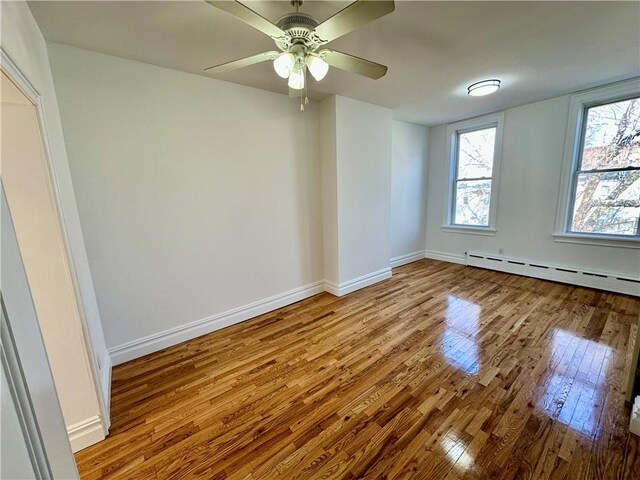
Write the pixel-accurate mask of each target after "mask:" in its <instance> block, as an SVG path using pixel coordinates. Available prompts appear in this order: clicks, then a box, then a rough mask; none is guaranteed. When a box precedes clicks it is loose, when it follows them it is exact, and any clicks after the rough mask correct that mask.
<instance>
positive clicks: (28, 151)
mask: <svg viewBox="0 0 640 480" xmlns="http://www.w3.org/2000/svg"><path fill="white" fill-rule="evenodd" d="M0 81H1V89H0V97H1V98H0V99H1V109H2V125H1V140H2V141H1V153H2V166H1V174H2V183H3V186H4V190H5V194H6V199H7V204H8V208H9V211H10V214H11V218H12V220H13V226H14V229H15V232H16V238H17V242H18V246H19V250H20V254H21V257H22V261H23V264H24V269H25V272H26V276H27V281H28V284H29V289H30V291H31V296H32V298H33V304H34V307H35V311H36V315H37V318H38V323H39V326H40V330H41V332H42V338H43V341H44V345H45V349H46V353H47V357H48V360H49V364H50V366H51V372H52V375H53V380H54V384H55V387H56V391H57V394H58V398H59V401H60V406H61V409H62V414H63V417H64V423H65V425H66V429H67V432H68V435H69V438H70V440H71V444H72V447H73V450H74V451H77V450H79V449H80V448H83V447H84V446H87V445H88V444H92V443H95V442H97V441H100V440H101V439H103V438H104V437H105V435H106V428H105V423H104V421H103V420H104V412H103V410H104V406H103V405H102V404H101V400H100V398H101V397H100V390H99V388H100V387H99V382H98V381H97V375H96V374H95V366H94V364H93V360H92V359H93V356H92V352H91V348H90V345H89V343H88V342H87V334H86V329H85V325H84V324H83V319H82V318H81V316H80V311H79V305H78V299H77V297H76V291H75V287H74V284H73V280H72V276H71V270H70V263H69V261H68V256H67V248H66V244H65V237H64V233H63V229H62V223H61V220H60V215H59V210H58V203H57V197H56V192H55V190H54V182H53V177H52V172H51V171H50V166H49V162H48V158H47V156H46V153H45V146H44V137H43V134H42V132H43V130H42V123H41V120H40V117H39V112H38V106H37V105H36V104H35V103H34V102H33V101H32V100H31V99H30V98H29V97H28V96H27V95H26V94H25V92H24V91H23V90H22V89H21V88H20V87H19V86H18V85H17V84H16V83H14V81H13V80H12V79H11V78H9V76H8V75H7V74H6V73H5V72H4V71H2V72H1V79H0Z"/></svg>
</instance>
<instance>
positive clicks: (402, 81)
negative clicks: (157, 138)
mask: <svg viewBox="0 0 640 480" xmlns="http://www.w3.org/2000/svg"><path fill="white" fill-rule="evenodd" d="M246 3H247V5H248V6H250V7H251V8H253V9H254V10H256V11H258V12H259V13H260V14H262V15H263V16H265V17H266V18H268V19H270V20H272V21H274V22H275V21H276V20H277V19H278V18H279V17H280V16H281V15H283V14H284V13H287V12H289V11H290V10H291V6H290V5H289V2H288V1H286V2H285V1H253V2H251V1H248V2H246ZM349 3H350V2H344V1H309V0H307V1H306V2H305V3H304V5H303V7H302V11H303V12H307V13H310V14H312V15H313V16H314V17H315V18H317V19H318V20H320V21H322V20H324V19H325V18H328V17H329V16H331V15H332V14H333V13H334V12H336V11H338V10H340V9H341V8H343V7H344V6H346V5H348V4H349ZM29 5H30V7H31V10H32V12H33V14H34V16H35V18H36V21H37V22H38V24H39V26H40V28H41V29H42V32H43V34H44V36H45V38H46V39H47V41H49V42H58V43H65V44H68V45H72V46H76V47H80V48H85V49H88V50H94V51H97V52H103V53H108V54H111V55H116V56H119V57H123V58H128V59H132V60H138V61H141V62H146V63H151V64H154V65H160V66H163V67H168V68H173V69H176V70H182V71H185V72H192V73H197V74H204V73H203V71H202V70H203V69H204V68H206V67H208V66H211V65H216V64H218V63H223V62H227V61H230V60H234V59H236V58H240V57H245V56H249V55H253V54H256V53H260V52H264V51H267V50H272V49H273V48H274V44H273V42H272V40H271V39H270V38H269V37H267V36H265V35H263V34H262V33H260V32H258V31H256V30H253V29H252V28H251V27H249V26H248V25H246V24H244V23H242V22H240V21H239V20H236V19H235V18H233V17H232V16H230V15H229V14H227V13H225V12H222V11H219V10H217V9H216V8H214V7H211V6H209V5H207V4H205V3H204V2H190V1H186V2H185V1H179V2H156V1H142V2H116V1H106V2H103V1H88V2H74V1H71V2H52V1H46V2H29ZM639 22H640V2H430V1H396V11H395V12H394V13H392V14H390V15H388V16H386V17H384V18H382V19H379V20H377V21H375V22H373V23H371V24H369V25H366V26H364V27H362V28H360V29H359V30H356V31H354V32H352V33H350V34H348V35H345V36H344V37H342V38H339V39H338V40H336V41H334V42H332V43H331V44H330V45H331V46H332V47H333V48H336V49H337V50H341V51H344V52H347V53H351V54H354V55H357V56H360V57H365V58H368V59H370V60H373V61H376V62H379V63H383V64H385V65H388V66H389V72H388V73H387V75H386V76H385V77H383V78H382V79H380V80H370V79H367V78H362V77H358V76H357V75H354V74H350V73H346V72H342V71H340V70H336V69H331V70H330V72H329V74H328V75H327V77H326V78H325V79H324V80H323V81H322V82H320V83H317V82H313V81H312V82H311V83H312V85H311V89H310V97H311V98H315V99H321V98H324V97H326V96H327V95H330V94H339V95H344V96H347V97H351V98H355V99H359V100H363V101H365V102H370V103H374V104H377V105H382V106H386V107H390V108H393V109H394V111H395V117H396V118H398V119H402V120H407V121H412V122H416V123H423V124H427V125H435V124H439V123H444V122H449V121H453V120H457V119H461V118H466V117H471V116H475V115H480V114H483V113H487V112H491V111H496V110H501V109H504V108H508V107H513V106H517V105H522V104H525V103H530V102H534V101H538V100H542V99H545V98H550V97H554V96H558V95H562V94H566V93H570V92H574V91H577V90H581V89H584V88H588V87H592V86H596V85H600V84H604V83H608V82H610V81H615V80H621V79H626V78H630V77H633V76H638V75H640V29H639V28H638V26H639ZM494 77H495V78H500V79H502V81H503V88H502V89H501V90H500V91H499V92H498V93H496V94H494V95H490V96H488V97H481V98H477V97H469V96H467V95H466V86H467V85H469V84H470V83H473V82H475V81H478V80H482V79H485V78H494ZM218 78H220V79H223V80H227V81H230V82H236V83H241V84H244V85H249V86H253V87H257V88H262V89H266V90H271V91H275V92H280V93H287V91H288V90H287V87H286V84H285V83H286V82H285V81H284V80H282V79H280V78H279V77H277V76H276V74H275V73H274V71H273V69H272V67H271V65H270V64H269V63H264V64H259V65H254V66H251V67H247V68H245V69H243V70H240V71H236V72H231V73H228V74H224V75H220V76H219V77H218ZM292 101H293V100H292Z"/></svg>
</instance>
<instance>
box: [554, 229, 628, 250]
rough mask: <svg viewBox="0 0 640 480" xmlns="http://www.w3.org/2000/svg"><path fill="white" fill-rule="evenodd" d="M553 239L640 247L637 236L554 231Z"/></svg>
mask: <svg viewBox="0 0 640 480" xmlns="http://www.w3.org/2000/svg"><path fill="white" fill-rule="evenodd" d="M553 239H554V240H555V241H556V242H562V243H578V244H582V245H598V246H601V247H619V248H640V240H638V239H637V238H619V237H607V236H603V235H579V234H575V233H554V234H553Z"/></svg>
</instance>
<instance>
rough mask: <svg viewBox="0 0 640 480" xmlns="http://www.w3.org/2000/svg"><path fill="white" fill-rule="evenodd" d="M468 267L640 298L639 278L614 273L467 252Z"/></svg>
mask: <svg viewBox="0 0 640 480" xmlns="http://www.w3.org/2000/svg"><path fill="white" fill-rule="evenodd" d="M467 265H469V266H472V267H479V268H486V269H489V270H497V271H500V272H506V273H513V274H516V275H523V276H525V277H533V278H541V279H543V280H551V281H554V282H560V283H568V284H570V285H578V286H581V287H589V288H596V289H598V290H607V291H610V292H616V293H623V294H626V295H634V296H636V297H638V296H640V278H630V277H626V276H622V275H617V274H615V273H605V272H598V271H592V270H584V269H582V268H576V267H571V266H562V265H554V264H550V263H547V262H536V261H532V260H523V259H518V258H508V257H502V256H500V255H491V254H485V253H475V252H468V253H467Z"/></svg>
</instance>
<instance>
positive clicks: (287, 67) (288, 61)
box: [273, 53, 296, 78]
mask: <svg viewBox="0 0 640 480" xmlns="http://www.w3.org/2000/svg"><path fill="white" fill-rule="evenodd" d="M295 63H296V59H295V57H294V56H293V53H283V54H282V55H280V56H279V57H278V58H276V59H275V60H274V61H273V69H274V70H275V71H276V73H277V74H278V76H279V77H282V78H289V74H290V73H291V71H292V70H293V66H294V65H295Z"/></svg>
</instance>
